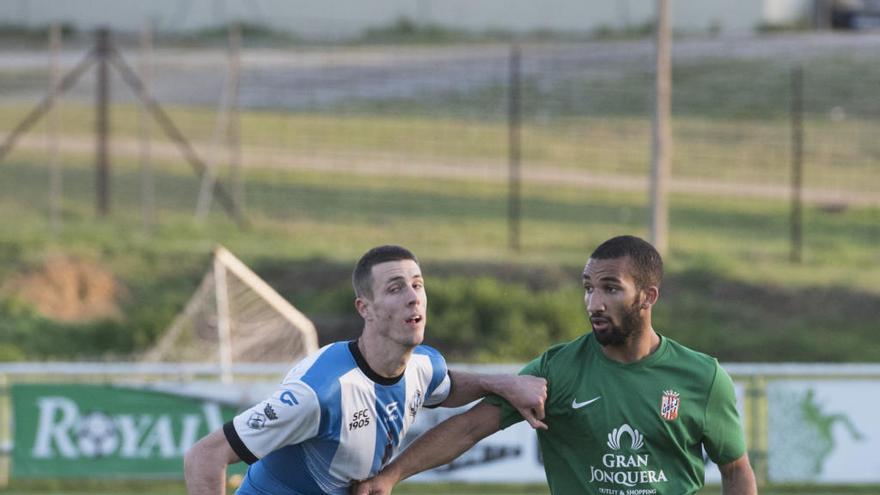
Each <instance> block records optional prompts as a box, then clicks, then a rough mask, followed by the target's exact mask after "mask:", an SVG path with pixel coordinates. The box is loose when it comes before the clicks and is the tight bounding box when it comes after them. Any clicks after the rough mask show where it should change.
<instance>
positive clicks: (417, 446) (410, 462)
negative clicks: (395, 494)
mask: <svg viewBox="0 0 880 495" xmlns="http://www.w3.org/2000/svg"><path fill="white" fill-rule="evenodd" d="M500 428H501V408H499V407H498V406H494V405H492V404H489V403H486V402H485V401H484V402H481V403H480V404H477V405H476V406H474V407H472V408H471V409H469V410H468V411H467V412H464V413H462V414H459V415H457V416H453V417H451V418H449V419H447V420H446V421H444V422H442V423H440V424H439V425H437V426H435V427H434V428H431V429H430V430H428V431H427V432H426V433H425V434H424V435H422V436H420V437H419V438H418V440H416V441H415V442H413V443H412V445H410V446H409V447H408V448H407V449H406V450H404V451H403V453H402V454H400V456H398V457H397V458H396V459H395V460H394V462H392V463H391V464H389V465H387V466H386V467H385V469H383V470H382V472H381V473H379V474H378V475H376V476H375V477H374V478H371V479H369V480H366V481H363V482H360V483H356V484H354V485H352V488H351V493H352V494H353V495H387V494H389V493H391V489H392V488H394V485H396V484H397V483H398V482H400V481H401V480H404V479H406V478H409V477H410V476H412V475H414V474H417V473H420V472H422V471H425V470H428V469H431V468H433V467H437V466H442V465H443V464H447V463H449V462H450V461H452V460H453V459H455V458H456V457H458V456H460V455H461V454H462V453H464V452H465V451H466V450H468V449H469V448H471V447H473V446H474V444H476V443H477V442H479V441H480V440H482V439H484V438H486V437H487V436H489V435H491V434H492V433H495V432H496V431H498V430H499V429H500Z"/></svg>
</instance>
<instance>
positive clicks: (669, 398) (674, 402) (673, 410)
mask: <svg viewBox="0 0 880 495" xmlns="http://www.w3.org/2000/svg"><path fill="white" fill-rule="evenodd" d="M680 404H681V399H679V395H678V392H676V391H675V390H664V391H663V399H662V400H661V401H660V416H661V417H662V418H663V419H665V420H666V421H672V420H673V419H675V418H677V417H678V406H679V405H680Z"/></svg>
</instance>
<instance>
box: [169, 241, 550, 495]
mask: <svg viewBox="0 0 880 495" xmlns="http://www.w3.org/2000/svg"><path fill="white" fill-rule="evenodd" d="M352 283H353V285H354V290H355V295H356V299H355V307H356V308H357V311H358V313H359V314H360V315H361V317H362V318H363V319H364V328H363V332H362V333H361V336H360V338H358V339H357V340H354V341H351V342H336V343H333V344H330V345H327V346H325V347H322V348H321V349H319V350H318V351H317V352H315V353H314V354H312V355H310V356H308V357H306V358H305V359H303V360H302V361H301V362H299V363H298V364H296V365H295V366H294V368H293V369H292V370H291V371H290V372H289V373H288V374H287V376H286V377H285V378H284V380H283V381H282V383H281V385H280V386H279V387H278V389H277V390H276V391H275V392H274V393H273V394H272V396H271V397H268V398H266V399H265V400H264V401H262V402H260V403H258V404H256V405H254V406H253V407H251V408H250V409H247V410H245V411H244V412H242V413H240V414H239V415H238V416H236V417H235V418H234V419H233V420H232V421H230V422H229V423H227V424H225V425H224V426H223V428H222V429H218V430H217V431H214V432H212V433H210V434H209V435H207V436H206V437H205V438H203V439H201V440H200V441H199V442H197V443H196V444H195V445H194V446H193V447H192V449H190V451H189V452H188V453H187V454H186V457H185V459H184V471H185V477H186V485H187V489H188V491H189V493H190V494H193V495H196V494H198V495H209V494H210V495H219V494H221V493H225V479H226V466H227V465H228V464H230V463H234V462H238V461H240V460H242V461H245V462H246V463H248V464H249V465H250V466H249V468H248V470H247V474H246V475H245V477H244V480H243V481H242V484H241V486H240V487H239V489H238V491H237V492H236V493H238V494H240V495H255V494H267V495H283V494H291V495H318V494H334V495H335V494H345V493H348V490H349V485H350V484H351V483H352V481H355V480H360V479H365V478H368V477H370V476H373V475H375V474H376V473H378V472H379V470H380V469H381V468H382V467H383V466H384V465H385V464H386V463H387V462H388V460H389V459H390V458H391V457H392V455H393V454H394V453H395V451H396V449H397V447H398V446H399V445H400V443H401V441H402V440H403V437H404V435H406V432H407V430H408V429H409V428H410V426H411V425H412V423H413V422H414V420H415V418H416V416H417V415H418V413H419V410H420V409H421V408H422V407H436V406H447V407H457V406H461V405H464V404H467V403H469V402H471V401H473V400H476V399H478V398H480V397H483V396H485V395H487V394H498V395H500V396H502V397H504V398H505V399H506V400H508V401H509V402H510V403H511V404H515V407H517V408H518V410H519V411H520V414H522V416H523V417H524V418H527V420H528V421H529V422H530V423H531V424H532V426H534V427H536V428H544V427H546V426H545V425H544V424H543V423H542V422H541V419H542V418H543V416H544V411H543V405H544V399H545V398H546V394H547V390H546V381H545V380H544V379H543V378H537V377H532V376H518V377H517V376H506V375H480V374H472V373H463V372H454V371H449V370H447V368H446V362H445V360H444V359H443V357H442V356H441V355H440V353H438V352H437V351H436V350H434V349H433V348H431V347H428V346H425V345H421V343H422V339H423V338H424V332H425V317H426V315H427V302H428V300H427V295H426V292H425V285H424V279H423V277H422V273H421V269H420V267H419V263H418V260H417V259H416V257H415V255H413V254H412V253H411V252H410V251H408V250H406V249H405V248H402V247H400V246H380V247H377V248H374V249H371V250H370V251H368V252H367V253H366V254H364V256H363V257H362V258H361V259H360V261H359V262H358V264H357V266H356V267H355V270H354V273H353V275H352Z"/></svg>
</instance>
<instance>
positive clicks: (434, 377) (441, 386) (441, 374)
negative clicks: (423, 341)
mask: <svg viewBox="0 0 880 495" xmlns="http://www.w3.org/2000/svg"><path fill="white" fill-rule="evenodd" d="M420 348H421V349H420V350H421V351H422V352H424V353H425V354H427V355H428V357H429V358H430V360H431V381H430V383H429V384H428V392H427V394H425V402H424V406H425V407H427V408H435V407H437V406H439V405H440V404H442V403H443V401H445V400H446V398H447V397H449V392H450V391H451V390H452V378H451V377H450V376H449V368H448V367H447V366H446V359H444V358H443V355H442V354H440V352H439V351H438V350H436V349H434V348H433V347H429V346H426V345H424V346H420Z"/></svg>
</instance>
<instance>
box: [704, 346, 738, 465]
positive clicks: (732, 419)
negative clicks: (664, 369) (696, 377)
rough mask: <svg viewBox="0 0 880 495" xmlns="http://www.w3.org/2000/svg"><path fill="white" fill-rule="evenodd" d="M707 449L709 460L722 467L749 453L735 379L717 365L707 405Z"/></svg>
mask: <svg viewBox="0 0 880 495" xmlns="http://www.w3.org/2000/svg"><path fill="white" fill-rule="evenodd" d="M703 446H704V447H705V448H706V452H707V453H708V454H709V458H710V459H712V461H713V462H715V463H716V464H718V465H719V466H723V465H724V464H728V463H730V462H733V461H735V460H737V459H739V458H740V457H742V455H743V454H744V453H745V452H746V441H745V437H744V436H743V429H742V425H741V424H740V419H739V412H737V409H736V392H735V390H734V387H733V380H731V378H730V375H728V374H727V372H726V371H724V369H723V368H722V367H721V365H719V364H718V363H717V362H716V363H715V379H714V380H713V381H712V388H711V389H710V391H709V399H708V402H707V404H706V423H705V427H704V430H703Z"/></svg>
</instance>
